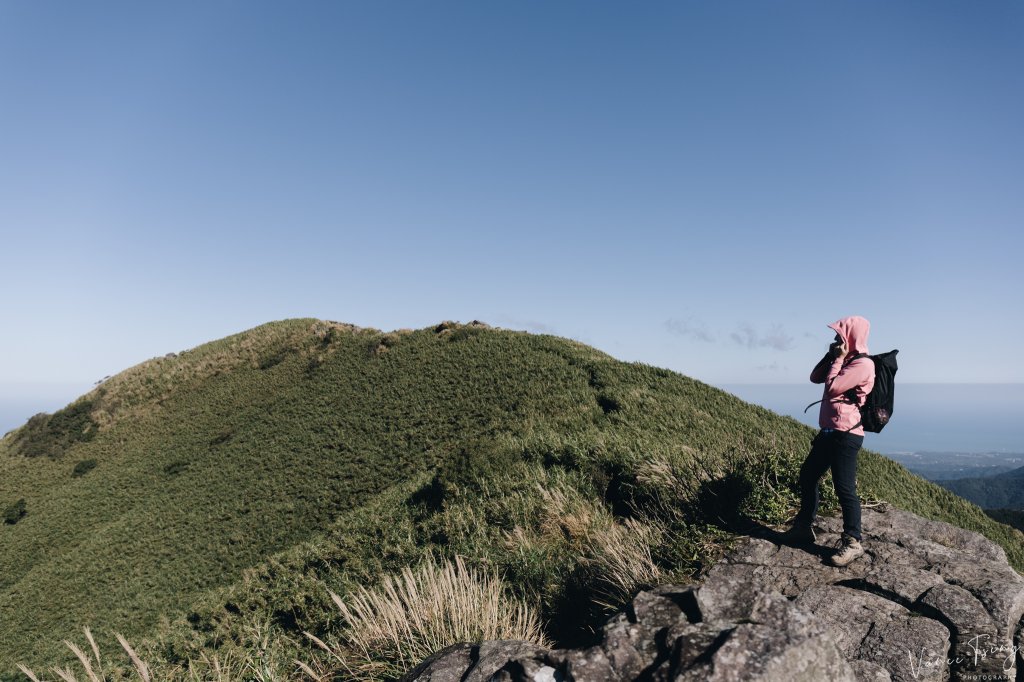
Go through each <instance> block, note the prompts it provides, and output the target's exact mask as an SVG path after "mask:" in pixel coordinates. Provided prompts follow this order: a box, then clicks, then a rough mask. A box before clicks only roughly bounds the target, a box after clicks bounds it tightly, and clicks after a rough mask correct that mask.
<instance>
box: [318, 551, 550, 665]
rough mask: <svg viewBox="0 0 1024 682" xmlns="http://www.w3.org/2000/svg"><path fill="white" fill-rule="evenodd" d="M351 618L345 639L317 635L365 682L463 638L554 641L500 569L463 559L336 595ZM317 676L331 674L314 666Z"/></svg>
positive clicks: (426, 566)
mask: <svg viewBox="0 0 1024 682" xmlns="http://www.w3.org/2000/svg"><path fill="white" fill-rule="evenodd" d="M331 599H332V600H334V603H335V604H337V606H338V609H339V611H340V612H341V615H342V616H343V617H344V619H345V622H346V628H345V631H344V633H343V643H342V644H341V645H340V646H337V645H336V646H333V647H332V646H328V644H326V643H325V642H323V641H321V640H319V639H317V638H315V637H313V636H312V635H309V637H310V639H311V640H312V641H313V642H314V644H316V645H317V646H318V647H320V648H321V649H323V650H324V651H326V652H327V653H328V654H329V655H330V656H331V657H332V659H333V661H334V662H335V664H336V665H337V668H338V670H339V671H344V672H345V673H347V674H348V675H351V676H354V677H356V678H358V679H366V680H369V679H379V678H381V677H399V676H401V675H402V674H403V673H405V672H406V671H408V670H410V669H411V668H413V667H415V666H416V665H417V664H418V663H419V662H420V661H422V660H423V659H424V658H426V657H427V656H429V655H430V654H432V653H434V652H435V651H438V650H439V649H443V648H445V647H447V646H450V645H452V644H455V643H457V642H478V641H482V640H486V639H519V640H526V641H530V642H535V643H537V644H540V645H542V646H548V645H549V642H548V641H547V640H546V638H545V636H544V634H543V631H542V630H541V624H540V621H539V619H538V618H537V616H536V615H535V614H534V612H533V610H532V609H531V608H530V607H529V606H528V605H527V604H526V603H525V602H524V601H522V600H520V599H517V598H515V597H513V596H511V595H510V594H509V592H508V591H507V589H506V587H505V584H504V582H503V581H502V580H501V578H500V577H498V575H497V574H495V573H494V572H492V571H488V570H483V569H476V568H467V567H466V565H465V563H464V562H463V560H462V558H461V557H456V558H455V560H454V562H453V561H448V560H444V561H442V562H441V563H440V564H439V563H437V562H436V561H435V560H434V558H433V557H431V556H429V555H428V557H427V560H426V561H424V562H423V564H421V565H420V566H419V567H418V568H416V569H415V570H414V569H412V568H409V567H407V568H405V569H404V570H403V571H402V573H401V575H398V576H388V577H386V578H385V579H384V580H383V581H382V582H381V584H380V585H379V586H377V587H375V588H372V589H367V588H364V587H359V588H357V589H356V590H355V591H354V592H353V593H352V594H350V595H349V596H348V598H347V599H346V600H343V599H342V598H341V597H339V596H338V595H336V594H334V593H333V592H332V593H331ZM307 674H308V675H309V676H310V677H312V678H313V679H322V678H324V676H325V675H326V671H313V670H307Z"/></svg>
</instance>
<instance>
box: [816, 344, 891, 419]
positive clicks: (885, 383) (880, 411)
mask: <svg viewBox="0 0 1024 682" xmlns="http://www.w3.org/2000/svg"><path fill="white" fill-rule="evenodd" d="M897 353H899V351H898V350H891V351H889V352H888V353H879V354H878V355H866V354H863V353H861V354H858V355H856V356H854V358H853V360H856V359H857V358H864V357H866V358H870V359H871V362H873V363H875V385H874V386H872V387H871V392H870V393H868V394H867V397H866V398H865V399H864V404H863V405H861V406H860V422H859V423H857V424H854V425H853V427H851V428H850V431H852V430H853V429H855V428H857V427H858V426H861V425H863V426H864V430H865V431H870V432H872V433H881V432H882V429H884V428H885V425H886V424H888V423H889V420H890V419H892V404H893V397H894V395H895V391H896V370H898V369H899V367H897V365H896V354H897ZM827 357H828V356H826V358H827ZM822 360H823V361H824V360H825V358H822ZM851 362H852V360H851ZM846 399H847V400H848V401H849V402H851V403H852V402H856V400H857V396H856V391H853V390H851V391H849V392H848V393H847V394H846ZM820 402H821V401H820V400H818V401H815V402H813V403H811V404H810V405H808V406H807V407H805V408H804V412H807V410H809V409H810V408H811V406H812V405H817V404H818V403H820Z"/></svg>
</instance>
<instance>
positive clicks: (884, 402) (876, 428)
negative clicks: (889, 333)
mask: <svg viewBox="0 0 1024 682" xmlns="http://www.w3.org/2000/svg"><path fill="white" fill-rule="evenodd" d="M897 353H899V351H898V350H891V351H889V352H888V353H880V354H878V355H869V356H867V357H869V358H871V362H873V363H875V385H874V386H872V387H871V392H870V393H868V395H867V398H866V399H865V400H864V404H863V405H861V406H860V423H861V424H863V425H864V430H865V431H871V432H872V433H881V431H882V429H884V428H885V425H886V424H888V423H889V420H890V419H892V403H893V398H894V395H895V392H896V370H898V369H899V367H897V365H896V354H897ZM861 357H863V356H861ZM854 428H857V427H856V426H855V427H854Z"/></svg>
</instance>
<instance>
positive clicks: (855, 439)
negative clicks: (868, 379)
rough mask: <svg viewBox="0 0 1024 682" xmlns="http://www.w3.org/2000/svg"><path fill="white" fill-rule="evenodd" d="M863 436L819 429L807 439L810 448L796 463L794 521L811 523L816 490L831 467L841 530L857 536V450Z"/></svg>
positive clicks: (816, 508) (858, 523)
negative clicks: (797, 494) (797, 503)
mask: <svg viewBox="0 0 1024 682" xmlns="http://www.w3.org/2000/svg"><path fill="white" fill-rule="evenodd" d="M863 444H864V436H856V435H853V434H851V433H846V432H845V431H829V432H825V431H821V432H819V433H818V435H817V436H815V437H814V440H813V441H811V451H810V453H808V455H807V459H805V460H804V463H803V466H801V467H800V513H799V514H797V515H796V519H797V521H802V522H806V523H811V522H813V521H814V517H815V515H816V514H817V513H818V501H819V498H818V490H819V488H820V486H821V479H822V478H823V477H824V476H825V472H826V471H828V470H829V469H832V482H833V483H834V484H835V487H836V495H837V496H838V497H839V504H840V505H841V506H842V508H843V532H844V533H846V534H847V535H851V536H853V537H855V538H857V539H858V540H860V530H861V528H860V498H859V497H857V453H858V452H859V451H860V446H861V445H863Z"/></svg>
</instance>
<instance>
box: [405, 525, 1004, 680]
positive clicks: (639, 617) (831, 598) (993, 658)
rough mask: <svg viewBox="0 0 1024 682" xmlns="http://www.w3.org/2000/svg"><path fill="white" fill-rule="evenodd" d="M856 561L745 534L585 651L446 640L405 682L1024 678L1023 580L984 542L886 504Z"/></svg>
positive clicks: (622, 617) (632, 610)
mask: <svg viewBox="0 0 1024 682" xmlns="http://www.w3.org/2000/svg"><path fill="white" fill-rule="evenodd" d="M863 521H864V548H865V554H864V556H862V557H860V558H858V559H856V560H855V561H854V562H853V563H852V564H850V565H849V566H847V567H845V568H841V569H840V568H835V567H832V566H830V565H828V564H827V563H826V562H825V559H826V558H827V557H828V555H829V554H830V549H829V547H831V546H834V544H835V543H837V542H838V540H839V532H840V531H841V526H842V524H841V522H840V521H839V520H838V519H834V518H828V519H823V520H821V521H820V523H818V524H817V525H816V526H815V530H816V532H817V534H818V543H817V545H816V546H815V547H803V548H800V547H790V546H786V545H784V544H780V541H781V538H780V536H779V534H777V533H775V532H774V531H770V530H765V532H764V533H760V534H759V537H748V538H746V539H744V540H743V541H742V542H740V544H739V545H738V546H737V547H736V548H735V549H734V550H733V551H732V552H731V553H730V554H729V555H728V556H726V557H725V558H724V559H723V560H722V561H720V562H719V563H718V564H716V565H715V566H714V567H713V568H712V569H711V571H710V572H709V573H708V575H707V577H706V578H705V580H704V582H703V583H702V584H700V585H697V586H672V585H665V586H661V587H658V588H655V589H653V590H650V591H645V592H640V593H639V594H638V595H637V596H636V597H635V598H634V599H633V601H632V602H631V603H630V604H629V605H628V607H627V608H626V610H625V611H624V612H623V613H620V614H618V615H617V616H614V617H613V618H612V619H611V620H609V621H608V622H607V623H606V624H605V626H604V628H603V629H602V632H601V641H600V642H599V643H597V644H595V645H594V646H591V647H589V648H586V649H554V650H548V649H544V648H541V647H538V646H536V645H534V644H530V643H528V642H516V641H500V642H484V643H482V644H479V645H472V644H456V645H454V646H452V647H449V648H448V649H445V650H443V651H439V652H437V653H436V654H434V655H433V656H431V657H430V658H429V659H427V660H426V661H424V662H423V663H422V664H420V665H419V666H418V667H417V668H416V669H415V670H413V671H411V672H410V673H409V675H407V676H406V678H405V680H406V681H407V682H490V681H492V680H493V681H494V682H527V681H530V682H556V681H564V682H570V681H575V682H605V681H614V680H651V681H652V682H656V681H661V680H664V681H668V680H681V681H684V682H689V681H694V682H696V681H698V680H701V681H702V680H712V681H716V680H717V681H722V682H724V681H726V680H729V681H732V680H744V681H746V680H761V681H769V680H771V681H775V680H778V681H780V682H781V681H786V682H799V681H803V680H806V681H807V682H820V681H824V680H830V681H844V680H850V681H851V682H852V681H854V680H871V681H872V682H874V681H878V682H882V681H884V680H901V681H902V680H907V681H910V680H915V681H916V680H920V681H933V680H943V681H944V680H989V681H991V680H1005V681H1008V682H1024V657H1022V655H1021V653H1020V648H1021V639H1022V626H1024V622H1022V615H1024V578H1022V577H1021V576H1020V575H1019V574H1017V573H1016V572H1015V571H1014V570H1013V569H1012V568H1011V567H1010V566H1009V564H1008V563H1007V561H1006V556H1005V554H1004V553H1003V550H1002V548H1001V547H999V546H998V545H996V544H994V543H992V542H990V541H989V540H987V539H986V538H984V537H982V536H981V535H978V534H977V533H973V532H970V531H966V530H963V529H960V528H957V527H955V526H951V525H949V524H946V523H942V522H938V521H928V520H926V519H922V518H920V517H918V516H915V515H913V514H910V513H908V512H904V511H900V510H897V509H892V508H889V509H886V510H879V511H875V510H870V509H865V510H864V517H863Z"/></svg>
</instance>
